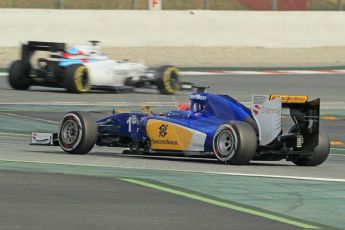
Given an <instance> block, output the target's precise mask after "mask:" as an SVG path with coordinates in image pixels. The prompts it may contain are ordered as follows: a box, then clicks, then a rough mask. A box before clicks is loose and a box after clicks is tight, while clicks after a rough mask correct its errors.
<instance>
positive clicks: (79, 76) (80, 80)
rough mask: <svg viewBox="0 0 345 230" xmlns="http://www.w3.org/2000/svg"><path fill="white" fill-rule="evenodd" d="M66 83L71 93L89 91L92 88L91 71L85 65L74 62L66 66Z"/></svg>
mask: <svg viewBox="0 0 345 230" xmlns="http://www.w3.org/2000/svg"><path fill="white" fill-rule="evenodd" d="M64 85H65V88H66V89H67V91H68V92H70V93H87V92H89V91H90V89H91V81H90V76H89V71H88V70H87V68H86V66H85V65H82V64H73V65H69V66H67V67H66V70H65V76H64Z"/></svg>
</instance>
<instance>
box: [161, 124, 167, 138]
mask: <svg viewBox="0 0 345 230" xmlns="http://www.w3.org/2000/svg"><path fill="white" fill-rule="evenodd" d="M167 130H168V125H165V124H162V125H161V126H160V127H159V136H160V137H165V136H166V135H167V134H168V133H167Z"/></svg>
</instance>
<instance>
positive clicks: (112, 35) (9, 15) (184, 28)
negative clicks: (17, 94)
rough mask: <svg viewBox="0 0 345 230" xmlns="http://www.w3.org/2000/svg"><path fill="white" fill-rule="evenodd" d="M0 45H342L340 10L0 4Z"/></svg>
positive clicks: (344, 20) (344, 16)
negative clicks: (79, 7) (32, 42)
mask: <svg viewBox="0 0 345 230" xmlns="http://www.w3.org/2000/svg"><path fill="white" fill-rule="evenodd" d="M0 33H1V35H0V46H3V47H5V46H7V47H8V46H18V44H19V43H20V42H25V41H27V40H42V41H58V42H67V43H71V44H76V43H83V42H85V41H87V40H100V41H102V42H103V46H114V47H132V46H133V47H152V46H155V47H157V46H168V47H270V48H286V47H323V46H345V13H343V12H266V11H264V12H257V11H123V10H118V11H113V10H111V11H105V10H94V11H91V10H32V9H29V10H26V9H25V10H24V9H1V10H0Z"/></svg>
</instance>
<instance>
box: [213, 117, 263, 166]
mask: <svg viewBox="0 0 345 230" xmlns="http://www.w3.org/2000/svg"><path fill="white" fill-rule="evenodd" d="M256 148H257V137H256V134H255V131H254V129H253V127H252V126H250V125H249V124H248V123H246V122H241V121H232V122H228V123H225V124H222V125H220V126H219V127H218V129H217V130H216V132H215V134H214V137H213V153H214V155H215V157H216V158H217V159H218V160H219V161H220V162H224V163H228V164H233V165H245V164H248V163H249V162H250V161H251V160H252V159H253V157H254V155H255V153H256Z"/></svg>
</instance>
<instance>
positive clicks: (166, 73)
mask: <svg viewBox="0 0 345 230" xmlns="http://www.w3.org/2000/svg"><path fill="white" fill-rule="evenodd" d="M156 84H157V88H158V90H159V92H160V93H161V94H168V95H171V94H175V93H176V92H177V91H179V90H180V89H181V84H180V82H179V71H178V69H177V68H176V67H175V66H171V65H164V66H162V67H160V68H159V69H158V76H157V80H156Z"/></svg>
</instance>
